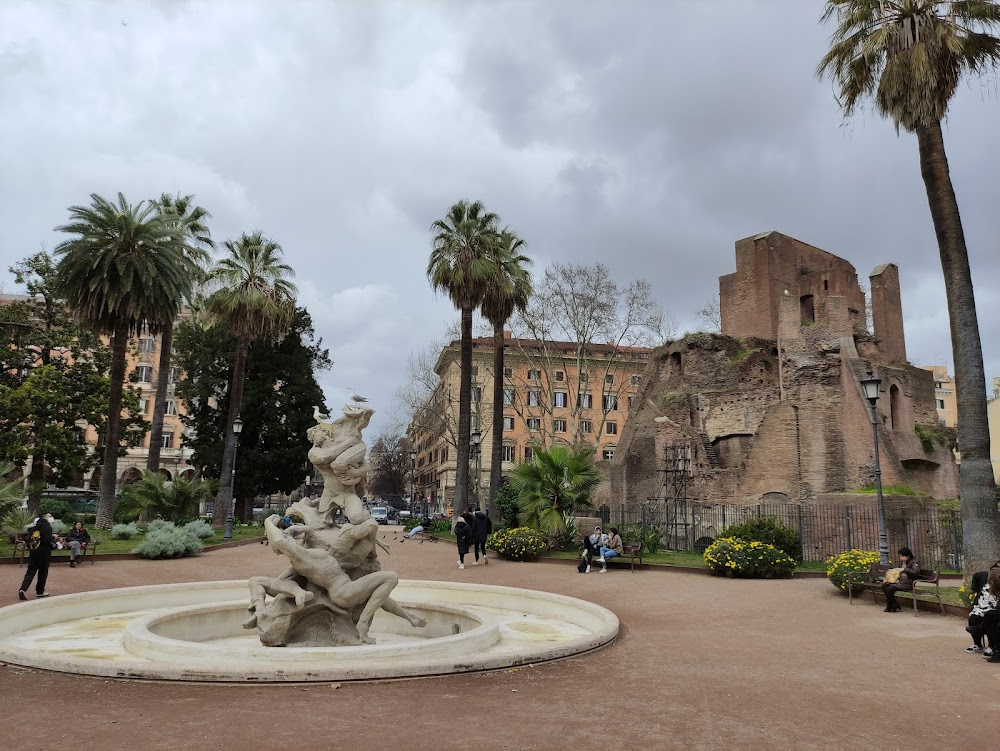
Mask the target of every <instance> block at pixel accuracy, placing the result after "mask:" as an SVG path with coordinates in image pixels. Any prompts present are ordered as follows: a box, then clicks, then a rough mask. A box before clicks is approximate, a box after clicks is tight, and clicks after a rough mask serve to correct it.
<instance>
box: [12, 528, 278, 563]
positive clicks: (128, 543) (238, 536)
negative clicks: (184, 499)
mask: <svg viewBox="0 0 1000 751" xmlns="http://www.w3.org/2000/svg"><path fill="white" fill-rule="evenodd" d="M88 531H89V532H90V536H91V537H93V538H95V539H97V540H100V541H101V542H100V545H99V546H98V548H97V555H98V557H100V556H102V555H106V554H110V553H131V552H132V551H133V550H135V548H136V546H137V545H138V544H139V543H140V542H142V538H143V535H140V536H139V537H133V538H132V539H131V540H112V539H111V532H110V531H108V530H101V529H99V530H93V529H91V530H88ZM223 534H224V532H223V531H222V530H218V531H216V533H215V534H214V535H213V536H212V537H210V538H208V539H207V540H202V542H203V543H204V544H205V549H206V550H208V549H209V548H211V547H212V546H213V545H220V544H222V543H225V542H232V541H235V540H256V539H259V538H261V537H263V536H264V528H263V527H234V528H233V539H232V540H224V539H222V535H223ZM13 552H14V546H13V544H12V543H9V542H7V540H6V538H5V539H4V540H3V541H0V558H2V557H8V558H9V557H10V556H11V554H12V553H13ZM52 556H53V557H54V558H59V557H61V556H62V557H66V558H68V557H69V550H53V551H52Z"/></svg>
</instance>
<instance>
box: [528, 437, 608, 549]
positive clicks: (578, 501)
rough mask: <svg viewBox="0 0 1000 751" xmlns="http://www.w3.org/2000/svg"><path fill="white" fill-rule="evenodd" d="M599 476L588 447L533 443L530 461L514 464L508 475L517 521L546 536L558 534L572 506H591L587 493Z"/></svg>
mask: <svg viewBox="0 0 1000 751" xmlns="http://www.w3.org/2000/svg"><path fill="white" fill-rule="evenodd" d="M600 480H601V475H600V473H599V472H598V471H597V469H595V468H594V453H593V451H592V450H591V449H590V448H589V447H583V448H581V449H572V448H570V447H569V446H565V445H562V444H559V445H556V446H552V447H551V448H549V449H547V450H545V449H542V448H540V447H538V446H535V447H534V456H533V457H532V459H531V461H527V462H522V463H521V464H518V465H517V467H516V468H515V469H514V472H513V474H512V475H511V478H510V482H511V484H512V485H513V487H514V490H516V491H517V495H518V498H517V502H518V505H519V506H520V508H521V523H522V524H524V525H525V526H528V527H532V528H534V529H537V530H538V531H539V532H542V533H543V534H545V535H547V536H549V537H554V536H557V535H560V534H562V532H563V531H564V530H565V529H566V516H568V515H570V514H572V513H573V511H574V510H575V509H576V508H578V507H583V508H593V506H594V504H593V502H592V501H591V499H590V494H591V492H592V491H593V489H594V488H595V487H596V486H597V484H598V483H599V482H600Z"/></svg>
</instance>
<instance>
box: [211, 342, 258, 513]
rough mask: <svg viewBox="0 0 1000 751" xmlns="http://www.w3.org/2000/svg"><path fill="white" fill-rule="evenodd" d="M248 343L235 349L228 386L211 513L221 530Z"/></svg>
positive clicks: (230, 481) (227, 505)
mask: <svg viewBox="0 0 1000 751" xmlns="http://www.w3.org/2000/svg"><path fill="white" fill-rule="evenodd" d="M249 346H250V345H249V342H247V341H246V340H241V341H240V343H239V344H238V345H237V347H236V360H235V362H234V363H233V380H232V383H230V384H229V412H228V414H227V415H226V435H225V439H224V446H225V448H224V449H223V452H222V470H221V471H220V474H219V494H218V495H217V496H216V497H215V508H214V509H213V511H212V527H213V528H215V529H222V528H223V526H225V523H226V515H227V513H228V512H229V509H230V507H231V506H232V503H233V467H234V466H235V463H236V434H235V433H234V432H233V423H234V422H236V418H237V417H238V416H239V414H240V403H241V402H242V401H243V381H244V379H245V377H246V370H247V351H248V350H249Z"/></svg>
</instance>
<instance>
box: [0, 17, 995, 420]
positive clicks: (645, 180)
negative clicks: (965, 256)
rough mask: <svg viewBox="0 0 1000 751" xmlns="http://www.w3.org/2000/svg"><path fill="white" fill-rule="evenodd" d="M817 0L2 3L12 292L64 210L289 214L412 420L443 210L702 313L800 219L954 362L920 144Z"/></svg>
mask: <svg viewBox="0 0 1000 751" xmlns="http://www.w3.org/2000/svg"><path fill="white" fill-rule="evenodd" d="M821 8H822V3H821V2H819V1H818V0H815V1H812V2H810V1H804V0H711V2H706V1H705V0H691V1H690V2H689V1H686V0H677V1H671V0H656V1H654V0H614V1H613V2H596V1H595V2H588V1H587V0H574V1H566V2H561V1H557V0H544V1H543V0H536V1H535V2H501V1H500V0H497V1H495V2H486V1H482V2H468V1H466V2H460V1H459V0H450V1H447V2H433V1H432V0H407V1H405V2H403V1H401V2H387V1H386V2H381V1H379V0H369V1H368V2H360V1H355V2H349V1H348V0H342V1H340V2H336V1H334V0H323V1H320V0H315V1H310V0H284V2H275V1H273V0H267V1H265V0H261V1H260V2H254V1H253V0H239V1H238V2H236V1H235V0H234V1H232V2H221V0H220V1H215V0H187V1H186V2H185V1H184V0H170V1H169V2H167V1H165V0H164V1H163V2H152V1H151V0H149V1H146V2H143V1H141V0H129V2H86V0H66V1H65V2H56V1H55V0H2V2H0V225H2V226H3V228H4V232H3V239H2V241H0V285H2V287H3V291H5V292H15V291H17V289H16V287H15V286H14V283H13V280H12V279H11V277H10V275H9V274H7V273H6V269H7V267H8V266H9V265H10V264H11V263H14V262H16V261H17V260H19V259H21V258H23V257H25V256H26V255H28V254H30V253H32V252H34V251H36V250H38V249H39V248H40V247H41V246H43V245H44V246H45V247H48V248H49V249H51V248H52V247H54V246H55V244H57V243H58V242H59V240H60V238H59V237H58V236H57V234H56V233H54V232H53V231H52V229H53V227H55V226H56V225H57V224H60V223H62V222H63V221H65V219H66V218H67V212H66V208H67V207H68V206H70V205H72V204H80V203H87V202H88V201H89V198H88V196H89V194H90V193H93V192H96V193H100V194H102V195H105V196H108V197H112V196H114V195H115V194H116V193H117V192H118V191H122V192H124V193H125V195H126V196H127V197H128V198H129V199H130V200H131V201H134V202H135V201H139V200H140V199H144V198H150V197H153V196H157V195H159V194H160V193H162V192H170V193H176V192H178V191H179V192H181V193H193V194H195V195H196V197H197V199H198V203H199V204H201V205H202V206H204V207H206V208H207V209H208V210H209V211H211V212H212V214H213V217H214V218H213V222H212V225H211V226H212V231H213V235H214V236H215V237H216V238H217V239H218V240H223V239H226V238H233V237H236V236H238V235H239V234H240V233H241V232H244V231H251V230H255V229H260V230H262V231H263V232H264V233H265V234H266V235H269V236H270V237H272V238H273V239H274V240H276V241H277V242H279V243H280V244H281V245H282V246H283V248H284V250H285V254H286V257H287V260H288V262H289V263H290V264H291V265H292V266H293V267H294V268H295V269H296V271H297V283H298V285H299V290H300V298H299V299H300V303H301V304H303V305H305V306H306V307H307V308H308V309H309V310H310V312H311V313H312V315H313V318H314V320H315V323H316V328H317V331H318V333H319V334H320V335H321V336H322V337H323V341H324V343H325V344H326V345H327V346H329V347H330V351H331V355H332V357H333V359H334V360H335V365H334V367H333V369H332V370H330V371H329V372H327V373H325V374H323V376H322V378H321V382H322V384H323V387H324V390H325V392H326V396H327V399H328V401H329V402H330V403H331V406H333V407H334V408H336V406H337V405H338V404H341V403H343V401H344V399H345V398H346V397H347V387H348V386H354V387H355V388H356V389H357V390H358V391H359V392H360V393H362V394H365V395H366V396H368V397H369V398H370V399H371V401H372V405H373V406H374V407H375V409H376V410H377V411H378V414H377V415H376V419H375V420H374V421H373V434H374V433H375V432H378V431H379V430H380V429H381V428H382V427H384V426H385V425H386V418H387V415H388V413H389V407H390V402H391V400H392V394H393V391H394V390H395V388H396V386H397V385H398V383H399V381H400V379H402V378H404V377H405V372H406V362H407V358H408V355H409V353H410V352H411V351H413V350H416V349H420V348H421V347H422V346H423V345H425V344H426V343H427V342H428V341H430V340H431V339H434V338H438V337H440V336H441V334H442V332H443V330H444V328H445V327H446V325H448V324H449V323H450V322H451V321H452V320H453V318H454V315H453V311H452V309H451V307H450V305H449V303H448V302H447V300H445V299H443V298H440V297H437V298H436V297H435V296H434V295H433V293H432V292H431V290H430V288H429V287H428V285H427V282H426V278H425V270H426V263H427V256H428V252H429V246H430V237H431V235H430V232H429V226H430V224H431V222H432V221H434V220H435V219H436V218H439V217H440V216H442V215H443V214H444V213H445V211H446V210H447V208H448V207H449V206H450V205H451V204H452V203H454V202H455V201H456V200H457V199H459V198H470V199H480V200H482V201H484V202H485V203H486V205H487V207H488V208H489V209H491V210H493V211H495V212H497V213H499V214H500V215H501V216H502V218H503V221H504V223H505V224H508V225H510V226H511V227H512V228H513V229H515V230H516V231H517V232H519V233H520V234H521V235H522V236H523V237H524V238H525V240H526V241H527V243H528V252H529V254H530V255H531V256H532V257H533V258H534V259H535V262H536V267H537V270H538V271H540V270H541V269H542V268H543V267H544V266H545V265H546V264H547V263H549V262H551V261H563V262H567V261H575V262H580V263H593V262H596V261H599V260H604V261H606V262H608V263H609V264H611V265H613V267H614V268H615V271H616V274H617V276H618V277H619V279H620V280H621V281H622V282H627V281H629V280H631V279H633V278H636V277H640V276H641V277H643V278H646V279H648V280H649V281H650V282H651V283H652V284H653V285H654V287H655V290H656V293H657V294H658V296H659V298H660V299H661V300H662V302H663V304H664V306H665V307H666V308H667V309H668V310H669V311H671V312H672V313H673V314H674V316H675V317H676V318H677V319H679V321H680V322H681V324H682V327H683V328H695V327H697V325H698V321H697V319H696V317H695V311H696V310H697V309H698V308H699V307H701V306H702V305H703V304H704V302H705V301H706V300H707V299H708V298H710V297H711V296H712V295H713V294H716V293H717V291H718V277H719V276H720V275H722V274H726V273H730V272H731V271H733V270H734V268H735V260H734V251H733V243H734V242H735V241H736V240H737V239H739V238H742V237H746V236H749V235H753V234H756V233H758V232H762V231H766V230H778V231H780V232H784V233H786V234H789V235H792V236H793V237H797V238H799V239H800V240H803V241H805V242H808V243H811V244H813V245H817V246H819V247H821V248H824V249H826V250H829V251H831V252H833V253H836V254H838V255H840V256H843V257H844V258H846V259H848V260H849V261H851V262H852V263H853V264H854V265H855V267H856V268H857V270H858V272H859V275H860V276H861V278H862V280H866V279H867V276H868V274H869V273H870V272H871V270H872V269H873V268H874V267H875V266H876V265H877V264H879V263H882V262H890V261H891V262H895V263H896V264H898V265H899V267H900V270H901V274H902V284H903V308H904V315H905V323H906V331H907V352H908V355H909V358H910V360H911V361H913V362H914V363H916V364H930V363H941V362H948V363H950V359H951V346H950V340H949V334H948V319H947V313H946V307H945V297H944V284H943V281H942V275H941V267H940V263H939V260H938V254H937V248H936V244H935V239H934V232H933V228H932V225H931V220H930V216H929V213H928V209H927V201H926V196H925V193H924V188H923V184H922V182H921V179H920V171H919V164H918V157H917V144H916V139H915V138H914V137H913V136H910V135H907V134H905V133H904V134H902V135H900V136H897V135H896V132H895V130H894V129H893V126H892V124H891V123H888V122H885V121H883V120H880V119H879V118H877V117H875V116H873V115H870V114H868V115H861V116H857V117H855V118H854V119H852V120H851V121H849V122H846V123H845V122H844V120H843V118H842V116H841V114H840V112H839V111H838V108H837V105H836V102H835V101H834V97H833V91H832V89H831V86H830V84H829V82H826V81H823V82H820V81H818V80H816V78H815V77H814V75H813V71H814V70H815V67H816V64H817V62H818V61H819V59H820V57H821V56H822V55H823V53H824V51H825V49H826V44H827V39H828V36H829V29H828V28H822V27H820V25H819V22H818V20H819V15H820V12H821ZM998 96H1000V95H998V90H997V87H996V80H995V78H992V79H990V80H986V81H982V82H980V81H971V82H968V83H966V84H965V85H963V87H962V89H961V90H960V92H959V94H958V96H957V97H956V99H955V101H954V103H953V105H952V108H951V113H950V118H949V120H948V122H947V124H946V132H945V138H946V145H947V148H948V155H949V158H950V162H951V170H952V177H953V179H954V182H955V188H956V191H957V193H958V198H959V204H960V206H961V209H962V216H963V220H964V224H965V233H966V237H967V240H968V244H969V254H970V257H971V262H972V269H973V279H974V281H975V283H976V295H977V302H978V305H979V320H980V324H981V329H982V338H983V346H984V350H985V353H986V371H987V377H988V378H989V377H992V376H995V375H1000V336H998V334H997V331H996V322H997V319H998V317H1000V285H998V284H997V282H998V280H1000V254H998V252H997V249H998V240H1000V210H998V207H1000V201H998V198H1000V195H998V194H1000V187H998V186H1000V180H998V178H997V176H998V175H1000V148H998V137H1000V127H998V124H1000V104H998Z"/></svg>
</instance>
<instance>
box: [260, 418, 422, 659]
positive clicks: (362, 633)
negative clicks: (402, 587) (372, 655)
mask: <svg viewBox="0 0 1000 751" xmlns="http://www.w3.org/2000/svg"><path fill="white" fill-rule="evenodd" d="M373 414H374V410H372V409H370V408H368V407H361V406H345V407H344V414H343V416H342V417H340V418H338V419H336V420H334V421H333V422H332V423H323V422H320V423H319V424H317V425H315V426H313V427H312V428H310V429H309V432H308V433H307V435H308V437H309V440H310V441H312V448H311V449H310V450H309V461H310V462H311V463H312V464H313V466H314V467H316V470H317V471H318V472H319V473H320V474H322V475H323V480H324V485H323V494H322V495H321V496H320V497H319V498H315V499H312V498H303V499H302V500H300V501H298V502H296V503H294V504H292V505H291V506H290V507H289V508H288V510H287V511H286V516H288V517H292V518H295V519H296V520H298V519H301V523H295V524H292V525H290V526H288V527H287V528H285V529H284V530H283V529H281V528H280V527H279V523H280V520H281V518H280V517H279V516H277V515H274V516H271V517H269V518H268V519H266V520H265V521H264V527H265V530H266V533H267V539H268V541H269V542H270V545H271V549H272V550H273V551H274V552H275V553H279V554H281V555H284V556H285V557H286V558H288V560H289V562H290V563H291V568H289V569H288V570H287V571H285V572H284V573H283V574H281V575H280V576H278V577H276V578H271V577H267V576H254V577H251V579H250V607H249V608H248V609H249V610H250V614H251V615H250V618H249V620H247V621H246V623H244V624H243V627H244V628H246V629H253V628H256V629H257V631H258V633H259V634H260V641H261V644H263V645H265V646H269V647H315V646H318V647H339V646H349V645H356V644H373V643H374V642H375V640H374V639H373V638H372V637H371V636H370V635H369V633H368V632H369V629H370V628H371V625H372V619H373V618H374V617H375V613H376V612H377V611H378V609H379V608H382V610H385V611H386V612H388V613H391V614H393V615H396V616H399V617H400V618H404V619H406V620H407V621H409V622H410V624H411V625H413V626H415V627H417V628H423V627H424V626H425V625H426V622H425V621H424V619H423V618H420V617H418V616H416V615H414V614H412V613H410V612H408V611H407V610H406V609H405V608H403V607H402V606H401V605H400V604H399V603H397V602H396V601H395V600H393V599H392V597H391V596H390V595H391V594H392V590H393V588H394V587H395V586H396V584H397V582H398V577H397V576H396V574H394V573H393V572H391V571H382V567H381V565H380V564H379V560H378V549H377V547H378V546H379V545H381V543H380V542H379V541H378V538H377V534H378V523H377V522H376V521H375V520H374V519H372V517H371V515H370V514H369V513H368V511H367V510H366V509H365V507H364V504H363V503H362V501H361V497H362V496H363V495H364V493H365V481H366V478H367V475H368V463H367V460H366V455H367V453H368V447H367V446H366V445H365V442H364V440H363V438H362V437H361V431H362V430H364V429H365V428H366V427H367V426H368V423H369V422H370V421H371V417H372V415H373ZM339 513H342V514H343V516H344V517H345V518H346V519H347V521H346V522H345V523H343V524H337V517H338V514H339ZM383 547H384V546H383ZM267 595H270V596H271V598H272V599H270V600H268V598H267Z"/></svg>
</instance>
